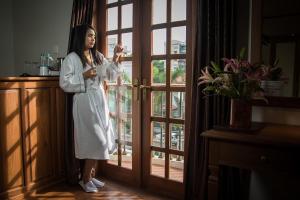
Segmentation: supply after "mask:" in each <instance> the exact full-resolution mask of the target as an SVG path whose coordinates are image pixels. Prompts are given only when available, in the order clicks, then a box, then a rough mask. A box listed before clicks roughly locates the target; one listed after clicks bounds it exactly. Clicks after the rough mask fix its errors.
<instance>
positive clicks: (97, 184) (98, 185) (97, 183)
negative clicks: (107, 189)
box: [92, 178, 105, 188]
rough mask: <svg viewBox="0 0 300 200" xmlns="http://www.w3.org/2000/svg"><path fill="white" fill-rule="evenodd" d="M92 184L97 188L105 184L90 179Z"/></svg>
mask: <svg viewBox="0 0 300 200" xmlns="http://www.w3.org/2000/svg"><path fill="white" fill-rule="evenodd" d="M92 182H93V183H94V185H95V186H96V187H97V188H101V187H104V185H105V183H104V182H102V181H99V180H97V179H95V178H92Z"/></svg>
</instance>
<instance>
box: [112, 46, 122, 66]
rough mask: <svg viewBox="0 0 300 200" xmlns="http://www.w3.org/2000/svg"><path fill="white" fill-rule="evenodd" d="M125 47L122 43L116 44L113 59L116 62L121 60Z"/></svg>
mask: <svg viewBox="0 0 300 200" xmlns="http://www.w3.org/2000/svg"><path fill="white" fill-rule="evenodd" d="M123 49H124V48H123V47H122V45H121V44H118V45H116V46H115V48H114V57H113V61H114V62H116V63H117V62H119V61H120V56H121V55H122V54H123Z"/></svg>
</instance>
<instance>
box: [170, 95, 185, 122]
mask: <svg viewBox="0 0 300 200" xmlns="http://www.w3.org/2000/svg"><path fill="white" fill-rule="evenodd" d="M171 105H172V107H171V112H170V113H171V116H170V117H171V118H175V119H184V109H185V106H184V105H185V92H171Z"/></svg>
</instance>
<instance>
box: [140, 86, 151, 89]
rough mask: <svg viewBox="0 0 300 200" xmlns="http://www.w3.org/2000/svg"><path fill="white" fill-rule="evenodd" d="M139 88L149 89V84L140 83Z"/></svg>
mask: <svg viewBox="0 0 300 200" xmlns="http://www.w3.org/2000/svg"><path fill="white" fill-rule="evenodd" d="M140 89H151V86H149V85H140Z"/></svg>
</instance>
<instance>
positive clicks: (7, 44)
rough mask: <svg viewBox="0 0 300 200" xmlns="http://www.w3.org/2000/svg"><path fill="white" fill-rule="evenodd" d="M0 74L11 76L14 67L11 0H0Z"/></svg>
mask: <svg viewBox="0 0 300 200" xmlns="http://www.w3.org/2000/svg"><path fill="white" fill-rule="evenodd" d="M0 27H1V31H0V76H12V75H14V73H15V69H14V66H15V65H14V38H13V17H12V1H11V0H1V1H0Z"/></svg>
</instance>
